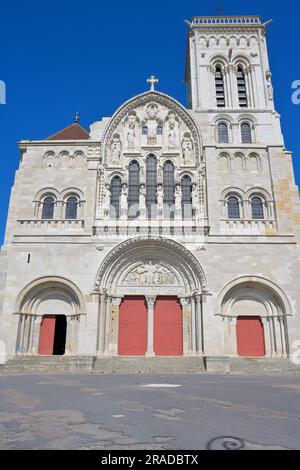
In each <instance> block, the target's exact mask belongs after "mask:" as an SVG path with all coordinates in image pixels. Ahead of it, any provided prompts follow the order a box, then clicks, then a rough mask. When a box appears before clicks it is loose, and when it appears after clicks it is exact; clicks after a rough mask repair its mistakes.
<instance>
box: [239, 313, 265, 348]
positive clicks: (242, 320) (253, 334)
mask: <svg viewBox="0 0 300 470" xmlns="http://www.w3.org/2000/svg"><path fill="white" fill-rule="evenodd" d="M236 335H237V351H238V355H239V356H264V355H265V354H266V350H265V339H264V327H263V325H262V322H261V319H260V318H259V317H238V319H237V325H236Z"/></svg>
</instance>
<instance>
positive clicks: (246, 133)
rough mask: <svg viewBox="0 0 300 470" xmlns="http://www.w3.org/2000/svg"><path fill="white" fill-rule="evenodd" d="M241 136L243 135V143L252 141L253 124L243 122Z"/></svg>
mask: <svg viewBox="0 0 300 470" xmlns="http://www.w3.org/2000/svg"><path fill="white" fill-rule="evenodd" d="M241 137H242V143H243V144H251V143H252V136H251V126H250V124H249V123H248V122H243V123H242V124H241Z"/></svg>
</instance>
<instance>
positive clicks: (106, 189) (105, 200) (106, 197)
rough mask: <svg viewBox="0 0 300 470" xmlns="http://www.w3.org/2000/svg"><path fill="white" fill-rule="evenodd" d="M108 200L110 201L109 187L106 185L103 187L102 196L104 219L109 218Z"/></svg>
mask: <svg viewBox="0 0 300 470" xmlns="http://www.w3.org/2000/svg"><path fill="white" fill-rule="evenodd" d="M110 199H111V193H110V185H109V183H106V184H105V186H104V195H103V215H104V218H106V217H108V216H109V211H110Z"/></svg>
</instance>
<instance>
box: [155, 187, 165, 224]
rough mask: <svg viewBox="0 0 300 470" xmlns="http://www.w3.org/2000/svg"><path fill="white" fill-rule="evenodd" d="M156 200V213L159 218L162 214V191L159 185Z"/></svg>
mask: <svg viewBox="0 0 300 470" xmlns="http://www.w3.org/2000/svg"><path fill="white" fill-rule="evenodd" d="M156 198H157V212H158V215H159V216H160V217H161V216H162V213H163V208H164V191H163V187H162V185H161V184H159V185H158V186H157V191H156Z"/></svg>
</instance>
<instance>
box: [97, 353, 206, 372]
mask: <svg viewBox="0 0 300 470" xmlns="http://www.w3.org/2000/svg"><path fill="white" fill-rule="evenodd" d="M93 372H94V373H98V374H100V373H102V374H105V373H115V374H142V373H144V374H145V373H148V374H152V373H153V374H159V373H161V374H181V373H182V374H197V373H203V372H205V367H204V361H203V358H201V357H196V358H195V357H114V358H112V357H110V358H106V357H98V358H97V359H96V361H95V364H94V370H93Z"/></svg>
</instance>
